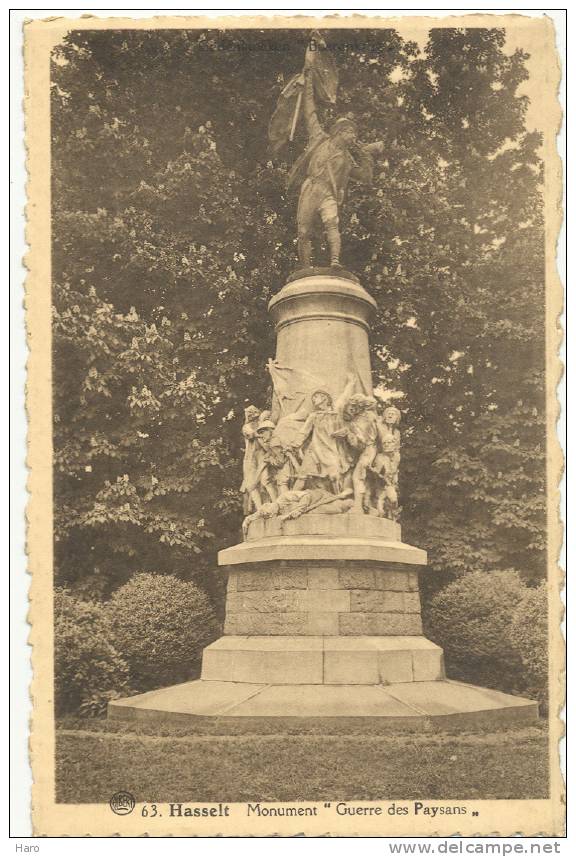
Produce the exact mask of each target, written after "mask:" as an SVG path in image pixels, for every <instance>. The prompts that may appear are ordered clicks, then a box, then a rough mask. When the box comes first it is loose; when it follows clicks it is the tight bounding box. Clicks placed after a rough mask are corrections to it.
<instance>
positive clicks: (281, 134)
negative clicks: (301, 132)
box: [268, 33, 338, 155]
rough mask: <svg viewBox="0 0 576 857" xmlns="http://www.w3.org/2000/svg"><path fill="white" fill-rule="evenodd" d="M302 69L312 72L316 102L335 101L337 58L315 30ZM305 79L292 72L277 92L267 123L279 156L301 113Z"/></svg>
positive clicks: (269, 137)
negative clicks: (273, 108) (282, 87)
mask: <svg viewBox="0 0 576 857" xmlns="http://www.w3.org/2000/svg"><path fill="white" fill-rule="evenodd" d="M304 69H305V70H307V71H309V73H310V75H311V78H312V85H313V88H314V97H315V100H316V102H321V103H322V104H335V103H336V95H337V92H338V69H337V67H336V61H335V59H334V57H333V56H332V54H331V53H330V51H329V50H327V48H326V42H325V41H324V40H323V39H322V37H321V36H320V35H318V34H317V33H313V34H312V38H311V39H310V42H309V44H308V47H307V49H306V58H305V61H304ZM304 82H305V77H304V73H301V74H295V75H294V77H291V78H290V80H289V81H288V83H287V84H286V86H285V87H284V89H283V90H282V92H281V93H280V97H279V99H278V104H277V105H276V110H275V111H274V113H273V115H272V118H271V120H270V124H269V126H268V139H269V140H270V148H271V150H272V154H273V155H278V153H279V152H280V150H281V149H282V147H283V146H284V145H285V144H286V143H288V142H289V141H292V140H293V139H294V135H295V133H296V130H297V128H298V124H299V122H300V119H301V116H302V112H303V111H302V97H303V94H304Z"/></svg>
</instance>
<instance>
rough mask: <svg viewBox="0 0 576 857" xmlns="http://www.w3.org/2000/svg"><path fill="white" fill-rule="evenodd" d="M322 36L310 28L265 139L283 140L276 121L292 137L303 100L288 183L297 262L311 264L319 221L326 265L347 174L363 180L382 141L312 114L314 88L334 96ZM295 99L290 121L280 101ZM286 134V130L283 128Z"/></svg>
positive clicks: (347, 122) (336, 258)
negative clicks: (293, 194)
mask: <svg viewBox="0 0 576 857" xmlns="http://www.w3.org/2000/svg"><path fill="white" fill-rule="evenodd" d="M329 58H330V55H329V53H328V52H327V51H326V44H325V42H324V40H323V39H322V38H321V37H320V36H319V35H318V34H316V33H315V34H313V36H312V39H311V41H310V45H309V47H308V49H307V51H306V58H305V62H304V71H303V73H302V74H301V75H297V76H296V77H295V78H293V79H292V80H291V81H290V82H289V84H288V85H287V86H286V87H285V89H284V91H283V93H282V95H281V98H280V102H279V105H278V108H277V110H276V113H275V114H274V117H273V120H272V122H271V125H270V131H269V135H270V139H271V141H272V142H273V145H274V147H275V148H276V150H277V149H278V148H280V147H281V145H282V142H283V135H282V127H283V126H284V128H285V129H286V128H287V127H288V124H289V127H290V132H289V137H288V139H290V140H292V139H293V137H294V130H295V128H296V126H297V123H298V118H299V114H300V108H301V105H302V104H303V107H304V111H303V112H304V119H305V123H306V131H307V135H308V145H307V147H306V150H305V151H304V152H303V153H302V155H301V156H300V157H299V158H298V160H297V161H296V163H295V164H294V166H293V168H292V170H291V172H290V175H289V178H288V188H289V189H291V188H297V187H300V196H299V200H298V213H297V224H298V256H299V259H300V262H301V264H302V266H303V267H309V266H311V265H312V237H313V235H314V233H315V232H316V231H317V227H318V226H320V225H321V226H322V228H323V231H324V234H325V236H326V241H327V244H328V248H329V252H330V266H331V267H337V268H340V267H342V266H341V264H340V248H341V238H340V221H339V211H340V208H341V206H342V203H343V201H344V198H345V195H346V190H347V187H348V183H349V181H350V179H353V180H355V181H358V182H362V183H365V184H369V183H370V182H371V181H372V177H373V173H374V156H375V155H377V154H382V152H383V151H384V143H383V142H381V141H380V142H377V143H368V144H362V143H359V142H358V139H357V136H358V129H357V126H356V123H355V122H354V121H353V120H352V119H350V118H348V117H342V118H340V119H336V121H335V122H333V123H332V125H331V126H330V129H329V131H325V130H324V129H323V128H322V125H321V124H320V121H319V119H318V115H317V108H316V100H315V93H316V94H317V96H319V97H320V98H321V99H322V100H324V101H329V102H332V103H333V102H334V101H335V100H336V87H337V78H336V70H335V66H334V65H333V60H332V61H331V62H329ZM290 99H293V100H294V99H295V106H294V114H293V116H292V118H291V121H290V113H289V110H287V109H286V104H283V101H284V102H287V103H291V102H290ZM285 136H286V132H285Z"/></svg>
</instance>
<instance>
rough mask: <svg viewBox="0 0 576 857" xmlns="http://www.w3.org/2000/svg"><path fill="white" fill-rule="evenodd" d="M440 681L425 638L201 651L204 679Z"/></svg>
mask: <svg viewBox="0 0 576 857" xmlns="http://www.w3.org/2000/svg"><path fill="white" fill-rule="evenodd" d="M443 677H444V663H443V655H442V649H441V648H440V646H437V645H435V644H434V643H431V642H430V640H426V639H425V638H424V637H233V636H230V637H221V638H220V639H219V640H216V642H215V643H212V645H210V646H208V647H207V648H206V649H204V655H203V657H202V679H203V680H204V681H232V682H251V683H260V682H262V683H265V684H275V685H284V684H288V685H295V684H306V685H312V684H328V685H339V684H345V685H360V684H364V685H378V684H382V685H386V684H391V683H393V682H411V681H435V680H437V679H442V678H443Z"/></svg>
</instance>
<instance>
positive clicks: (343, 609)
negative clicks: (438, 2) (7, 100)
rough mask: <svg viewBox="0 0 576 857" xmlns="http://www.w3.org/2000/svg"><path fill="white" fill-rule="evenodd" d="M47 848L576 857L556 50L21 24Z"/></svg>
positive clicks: (457, 40) (394, 25) (32, 553)
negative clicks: (415, 843)
mask: <svg viewBox="0 0 576 857" xmlns="http://www.w3.org/2000/svg"><path fill="white" fill-rule="evenodd" d="M25 75H26V99H25V116H26V135H27V137H26V139H27V151H28V171H29V185H28V208H27V223H28V231H27V239H28V242H29V253H28V255H27V258H26V264H27V267H28V271H29V273H28V277H27V285H26V307H27V325H28V333H29V344H30V360H29V366H28V370H29V380H28V389H27V398H28V413H29V420H30V434H29V467H30V479H29V489H30V502H29V509H28V518H29V532H28V537H29V561H30V570H31V573H32V584H31V596H30V600H31V606H30V622H31V643H32V646H33V669H34V680H33V686H32V689H31V692H32V698H33V705H34V714H33V722H32V734H31V759H32V766H33V775H34V785H33V825H34V832H35V834H36V835H38V836H64V835H68V836H113V835H118V836H138V835H149V836H170V835H171V836H216V835H220V836H274V835H279V836H293V835H304V836H319V835H332V836H352V835H353V836H360V837H362V836H452V835H461V836H472V835H494V836H508V835H513V834H519V835H522V836H538V835H542V836H545V835H548V836H561V835H562V833H563V830H564V808H563V782H562V776H561V771H560V763H559V741H560V739H561V736H562V734H563V725H562V721H561V719H560V711H561V708H562V704H563V699H564V646H563V639H562V634H561V627H560V623H561V618H562V605H561V598H560V593H561V590H562V585H563V584H562V575H561V572H560V570H559V568H558V557H559V551H560V545H561V540H562V530H561V525H560V519H559V490H558V485H559V480H560V477H561V473H562V456H561V451H560V446H559V443H558V441H557V438H556V420H557V418H558V413H559V406H558V403H557V397H556V388H557V385H558V382H559V379H560V377H561V364H560V360H559V358H558V349H559V345H560V342H561V330H560V326H559V317H560V314H561V311H562V303H563V298H562V289H561V285H560V281H559V278H558V274H557V270H556V260H555V252H556V251H555V246H556V241H557V237H558V233H559V228H560V224H561V221H562V209H561V199H562V185H561V161H560V157H559V155H558V153H557V148H556V135H557V133H558V130H559V128H560V125H561V121H562V116H561V110H560V106H559V103H558V95H557V93H558V86H559V81H560V78H561V66H560V62H559V58H558V55H557V51H556V44H555V30H554V24H553V22H552V20H551V19H550V18H548V17H546V16H542V17H534V16H530V15H528V14H526V15H522V14H513V15H506V16H505V15H498V14H478V15H476V14H470V15H467V16H465V17H451V16H449V15H446V17H443V18H442V17H440V18H425V17H424V18H423V17H417V16H416V15H408V16H404V17H400V18H395V19H391V18H389V19H387V18H384V17H379V16H377V15H366V16H361V15H353V14H344V13H342V14H328V13H326V15H325V16H324V17H320V18H314V17H311V16H308V15H307V14H304V13H303V14H302V15H300V16H297V17H293V18H289V17H282V16H281V15H280V14H276V13H270V14H269V15H262V16H258V17H248V16H238V17H220V18H219V17H211V18H204V19H203V18H198V17H186V16H185V15H184V14H183V15H179V16H176V17H150V18H149V19H130V18H106V17H98V16H92V15H84V16H79V17H76V18H70V19H64V18H52V19H47V20H34V21H31V22H29V23H27V24H26V25H25Z"/></svg>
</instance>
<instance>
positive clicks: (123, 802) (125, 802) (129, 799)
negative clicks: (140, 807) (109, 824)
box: [110, 792, 136, 815]
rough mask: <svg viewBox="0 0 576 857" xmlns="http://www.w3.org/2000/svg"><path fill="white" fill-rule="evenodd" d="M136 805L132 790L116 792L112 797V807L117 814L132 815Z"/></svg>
mask: <svg viewBox="0 0 576 857" xmlns="http://www.w3.org/2000/svg"><path fill="white" fill-rule="evenodd" d="M135 806H136V801H135V800H134V795H131V794H130V792H116V794H114V795H112V797H111V798H110V809H111V810H112V812H115V813H116V815H130V813H131V812H132V810H133V809H134V807H135Z"/></svg>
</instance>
